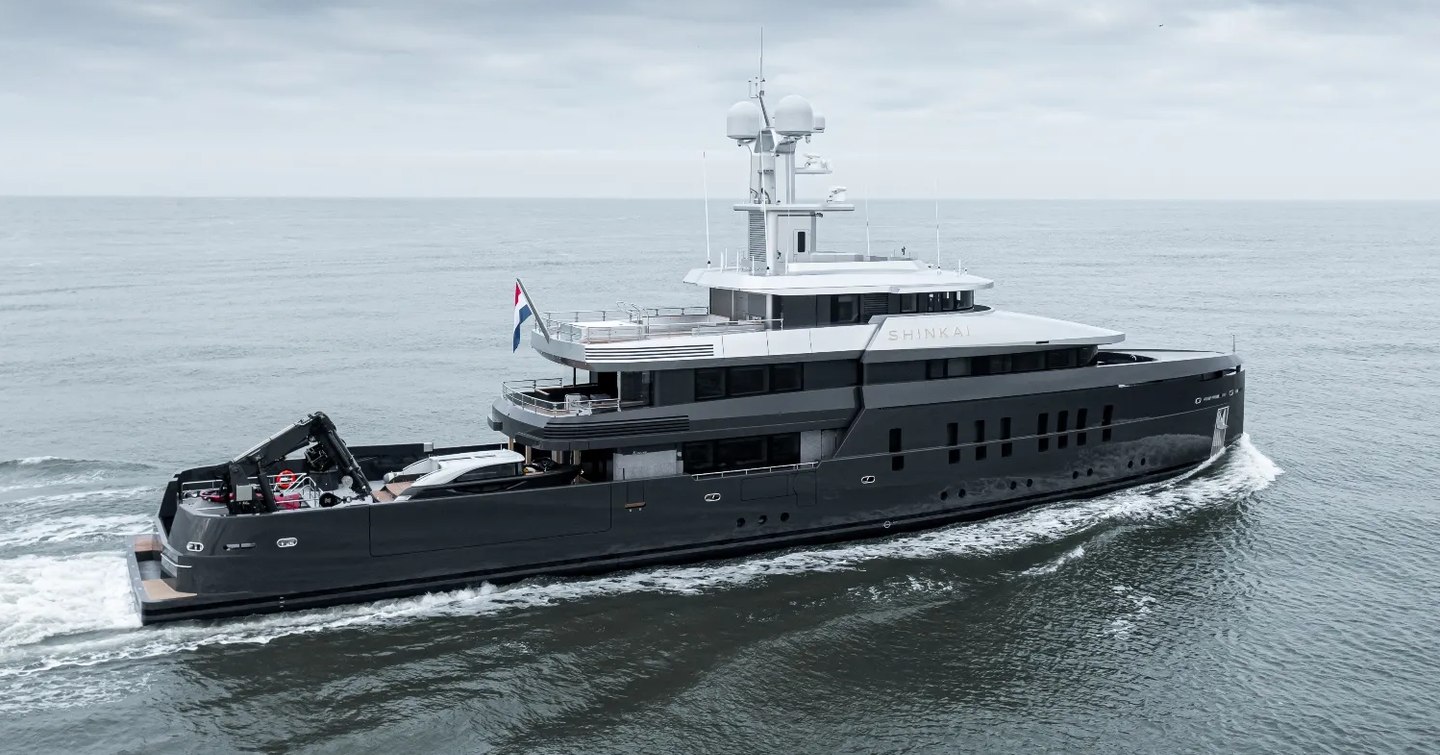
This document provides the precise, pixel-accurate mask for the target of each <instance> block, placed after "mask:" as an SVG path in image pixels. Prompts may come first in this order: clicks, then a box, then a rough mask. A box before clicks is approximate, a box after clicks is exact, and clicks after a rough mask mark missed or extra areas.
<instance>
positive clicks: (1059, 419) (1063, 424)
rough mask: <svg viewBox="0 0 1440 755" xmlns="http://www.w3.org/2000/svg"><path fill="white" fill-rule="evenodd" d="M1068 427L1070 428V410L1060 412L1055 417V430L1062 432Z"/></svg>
mask: <svg viewBox="0 0 1440 755" xmlns="http://www.w3.org/2000/svg"><path fill="white" fill-rule="evenodd" d="M1068 429H1070V412H1068V411H1066V412H1060V414H1059V415H1057V416H1056V417H1055V430H1056V431H1057V432H1062V433H1063V432H1065V431H1066V430H1068Z"/></svg>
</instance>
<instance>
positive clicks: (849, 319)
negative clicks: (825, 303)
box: [830, 294, 860, 325]
mask: <svg viewBox="0 0 1440 755" xmlns="http://www.w3.org/2000/svg"><path fill="white" fill-rule="evenodd" d="M830 321H831V322H833V323H835V324H837V325H847V324H850V323H855V322H859V321H860V296H859V295H858V294H839V295H837V296H835V297H833V298H831V299H830Z"/></svg>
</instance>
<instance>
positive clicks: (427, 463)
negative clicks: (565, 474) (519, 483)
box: [400, 448, 525, 487]
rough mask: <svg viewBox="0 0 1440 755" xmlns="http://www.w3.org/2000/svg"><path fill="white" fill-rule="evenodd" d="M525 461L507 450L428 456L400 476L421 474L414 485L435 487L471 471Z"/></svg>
mask: <svg viewBox="0 0 1440 755" xmlns="http://www.w3.org/2000/svg"><path fill="white" fill-rule="evenodd" d="M520 461H525V457H524V456H523V455H521V454H519V453H516V452H515V451H511V450H508V449H503V448H502V449H492V450H489V451H465V452H462V453H458V454H445V455H443V456H430V457H427V458H424V459H421V460H420V461H417V462H415V463H413V464H411V465H410V466H408V467H405V469H403V470H401V472H400V473H401V474H415V473H417V472H418V473H421V474H423V475H424V476H423V477H421V478H419V479H417V480H416V481H415V484H416V485H419V486H422V487H423V486H425V485H436V484H440V483H446V482H450V481H451V480H454V479H455V478H456V477H459V476H460V475H462V474H465V473H466V472H469V471H470V470H472V469H478V468H480V467H491V466H495V465H497V464H514V463H516V462H520Z"/></svg>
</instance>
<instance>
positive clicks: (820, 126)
mask: <svg viewBox="0 0 1440 755" xmlns="http://www.w3.org/2000/svg"><path fill="white" fill-rule="evenodd" d="M815 133H817V134H823V133H825V114H824V113H822V112H820V111H819V110H816V111H815Z"/></svg>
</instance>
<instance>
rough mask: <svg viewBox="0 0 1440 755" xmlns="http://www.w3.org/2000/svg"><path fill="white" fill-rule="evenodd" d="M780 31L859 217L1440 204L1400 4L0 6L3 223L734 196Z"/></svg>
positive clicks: (1438, 118)
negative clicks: (1166, 204)
mask: <svg viewBox="0 0 1440 755" xmlns="http://www.w3.org/2000/svg"><path fill="white" fill-rule="evenodd" d="M767 17H768V18H773V19H775V20H773V21H768V22H767V23H766V76H767V79H768V80H769V82H770V84H769V87H770V91H771V92H772V94H773V95H776V96H778V95H783V94H786V93H790V92H800V93H804V94H805V95H806V96H808V97H810V98H811V99H812V101H814V102H815V103H816V104H817V106H818V107H819V108H820V109H822V110H824V111H825V112H826V114H827V116H829V118H830V123H831V129H830V133H828V134H826V135H825V136H824V137H823V141H819V142H817V143H816V147H817V148H823V149H824V150H825V151H827V152H829V153H832V154H833V156H834V158H835V161H836V164H837V165H838V166H840V167H841V168H842V172H843V169H844V168H845V167H846V166H848V167H849V168H850V171H849V173H848V174H846V175H844V176H837V179H840V180H843V181H844V182H846V183H849V184H850V185H851V186H852V189H854V188H856V187H857V186H859V185H860V184H862V183H866V182H869V183H871V184H875V185H876V186H878V187H883V189H882V191H883V192H884V193H885V194H888V195H890V196H901V195H912V196H913V195H924V194H927V193H928V192H929V189H930V187H931V186H932V185H933V184H934V183H935V182H936V180H937V178H938V179H939V183H940V184H941V187H942V192H943V193H946V194H950V195H964V196H1039V197H1049V196H1077V197H1092V196H1093V197H1114V196H1165V197H1189V196H1196V197H1232V196H1233V197H1246V196H1264V197H1271V196H1274V197H1310V196H1315V197H1351V196H1353V197H1440V170H1437V168H1440V165H1437V163H1440V137H1436V136H1435V134H1437V133H1440V88H1437V87H1435V86H1434V84H1433V82H1435V81H1437V80H1440V45H1435V44H1434V40H1435V39H1437V38H1440V16H1437V14H1436V13H1435V12H1434V11H1433V10H1431V9H1430V8H1428V7H1427V6H1426V5H1425V4H1424V3H1421V2H1404V1H1402V0H1381V1H1380V2H1367V3H1362V2H1339V1H1338V0H1336V1H1332V2H1298V1H1297V2H1258V1H1254V2H1252V1H1242V0H1194V1H1192V2H1178V1H1176V0H1157V1H1154V2H1139V1H1138V0H1102V1H1101V2H1089V3H1076V2H1071V1H1068V0H1006V1H1001V0H985V1H981V2H965V1H962V0H934V1H932V2H901V3H885V4H877V3H873V2H860V1H859V0H831V1H830V2H816V1H814V0H795V1H793V2H788V3H785V4H783V9H782V8H781V6H777V5H776V4H774V3H770V2H759V1H758V0H736V2H731V3H724V4H713V3H710V4H706V3H676V2H652V1H650V0H629V1H628V2H627V1H620V2H607V3H593V2H586V1H583V0H569V1H551V2H545V1H543V0H542V1H540V2H526V3H522V2H481V3H475V2H459V1H442V2H434V3H408V2H399V1H397V2H380V1H379V0H372V1H371V2H359V3H352V2H344V3H342V2H304V3H298V2H240V1H238V0H237V1H236V2H169V1H161V0H151V1H150V2H138V3H136V2H123V1H121V0H115V1H113V2H107V1H102V0H50V1H48V2H44V3H39V2H23V1H20V0H11V2H5V1H4V0H0V70H4V71H5V72H6V73H5V75H4V76H0V165H4V166H6V168H5V170H3V171H0V193H66V194H73V193H80V194H96V193H159V194H226V195H228V194H269V195H286V194H329V195H336V194H339V195H345V194H362V195H395V194H407V195H408V194H420V195H430V194H441V195H448V194H462V195H516V194H519V195H617V194H619V195H640V196H668V195H673V194H675V193H677V192H678V193H683V194H694V193H697V189H698V183H697V180H696V178H695V175H694V174H695V172H696V162H697V158H698V152H699V151H700V150H702V149H703V150H707V151H709V152H710V153H712V155H714V156H715V159H716V160H718V161H719V162H718V163H717V165H716V166H714V169H712V171H711V177H712V178H711V180H712V183H713V184H714V186H713V191H714V192H715V193H716V194H720V193H722V192H724V191H727V190H730V189H732V188H733V185H734V184H736V183H738V180H739V179H738V176H731V175H726V173H725V171H727V170H729V168H730V167H734V166H738V165H739V164H740V163H739V158H738V155H737V154H736V153H734V152H732V151H729V150H727V147H726V144H725V142H724V140H723V139H722V138H721V137H722V132H721V129H722V127H723V114H724V110H725V108H726V107H727V106H728V105H729V103H730V102H732V101H734V100H736V99H740V98H743V97H744V96H745V94H746V83H745V82H746V79H747V78H749V77H751V76H753V75H754V74H755V70H756V65H757V61H756V54H757V42H758V36H759V26H760V24H759V22H758V21H757V20H758V19H763V18H767ZM640 165H644V166H647V168H648V171H649V172H648V173H647V174H644V175H639V174H637V173H638V172H637V171H635V170H634V169H633V167H634V166H640ZM627 166H628V169H627ZM617 169H618V170H620V171H623V172H624V173H625V175H620V176H617V175H616V171H617Z"/></svg>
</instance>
